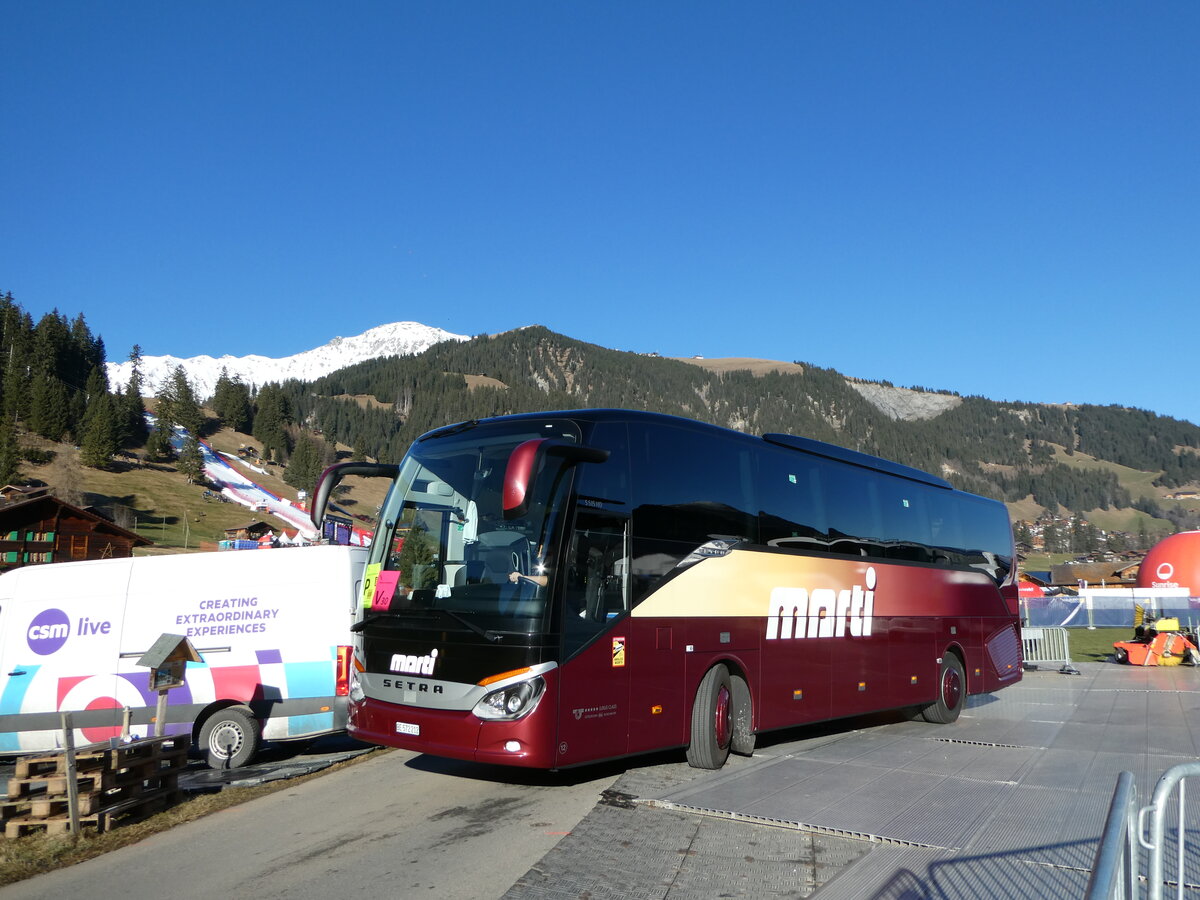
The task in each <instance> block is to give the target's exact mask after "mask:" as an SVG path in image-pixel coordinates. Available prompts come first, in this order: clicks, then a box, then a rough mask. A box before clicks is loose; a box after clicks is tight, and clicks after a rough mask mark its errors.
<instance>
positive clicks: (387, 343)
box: [106, 322, 469, 397]
mask: <svg viewBox="0 0 1200 900" xmlns="http://www.w3.org/2000/svg"><path fill="white" fill-rule="evenodd" d="M468 339H469V337H468V336H467V335H464V334H454V333H453V332H450V331H446V330H445V329H442V328H436V327H434V326H431V325H423V324H422V323H420V322H390V323H387V324H384V325H377V326H375V327H374V328H369V329H367V330H366V331H364V332H363V333H362V334H357V335H353V336H351V337H340V336H339V337H335V338H333V339H332V340H330V341H328V342H327V343H325V344H322V345H321V346H319V347H314V348H312V349H311V350H305V351H302V352H300V353H295V354H292V355H291V356H284V357H279V358H274V357H267V356H258V355H256V354H252V355H249V356H231V355H228V354H226V355H224V356H220V357H212V356H206V355H201V356H192V357H187V358H184V357H178V356H171V355H164V356H143V357H142V359H141V374H142V384H143V393H145V394H149V395H153V394H154V393H155V392H156V391H157V389H158V387H159V385H161V384H162V383H163V382H164V381H166V379H167V378H169V377H170V376H171V373H172V372H174V370H175V368H176V367H177V366H183V369H184V371H185V372H187V375H188V378H189V379H190V380H191V382H192V386H193V388H195V390H196V393H197V395H198V396H200V397H211V396H212V395H213V393H214V392H215V391H216V386H217V380H218V379H219V378H220V377H221V371H222V369H223V370H225V372H226V373H227V374H228V376H229V377H230V378H234V377H237V378H240V379H241V380H242V382H243V383H245V384H246V385H253V386H254V387H261V386H262V385H264V384H267V383H268V382H272V381H274V382H283V381H286V380H287V379H289V378H295V379H298V380H300V381H315V380H316V379H318V378H320V377H321V376H322V375H328V374H329V373H330V372H335V371H337V370H338V369H343V368H345V367H346V366H351V365H354V364H355V363H359V362H363V361H365V360H369V359H379V358H382V357H387V356H412V355H415V354H417V353H422V352H424V351H425V350H428V349H429V348H430V347H432V346H433V345H434V344H438V343H441V342H442V341H465V340H468ZM106 367H107V372H108V381H109V384H111V385H112V387H113V389H114V390H115V389H117V388H120V387H124V386H125V385H127V384H128V383H129V377H130V375H131V374H132V372H133V363H132V362H122V363H113V362H110V363H106Z"/></svg>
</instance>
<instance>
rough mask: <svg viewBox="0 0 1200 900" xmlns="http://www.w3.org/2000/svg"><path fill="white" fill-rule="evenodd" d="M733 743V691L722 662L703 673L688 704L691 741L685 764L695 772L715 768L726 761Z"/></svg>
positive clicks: (727, 671)
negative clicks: (695, 770) (690, 708)
mask: <svg viewBox="0 0 1200 900" xmlns="http://www.w3.org/2000/svg"><path fill="white" fill-rule="evenodd" d="M732 741H733V691H732V689H731V686H730V680H729V669H728V668H727V667H726V666H725V664H724V663H720V664H718V665H715V666H713V667H712V668H711V669H709V670H708V671H707V672H705V673H704V677H703V678H702V679H701V680H700V687H699V688H697V689H696V700H695V702H694V703H693V704H692V742H691V743H690V744H689V745H688V749H687V761H688V765H690V766H692V767H693V768H696V769H719V768H721V766H723V765H725V760H726V759H728V758H729V747H730V744H731V743H732Z"/></svg>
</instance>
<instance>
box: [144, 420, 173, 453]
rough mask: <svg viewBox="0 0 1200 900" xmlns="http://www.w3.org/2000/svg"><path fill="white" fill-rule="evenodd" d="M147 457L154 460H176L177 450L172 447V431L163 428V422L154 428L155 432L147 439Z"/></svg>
mask: <svg viewBox="0 0 1200 900" xmlns="http://www.w3.org/2000/svg"><path fill="white" fill-rule="evenodd" d="M146 456H147V457H148V458H149V459H153V460H170V459H174V458H175V448H174V447H173V446H172V445H171V430H170V429H168V428H165V427H163V425H162V423H161V422H160V423H158V424H157V425H155V426H154V430H153V431H151V432H150V436H149V437H148V438H147V439H146Z"/></svg>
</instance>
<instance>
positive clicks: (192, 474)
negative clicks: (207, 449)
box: [175, 433, 204, 484]
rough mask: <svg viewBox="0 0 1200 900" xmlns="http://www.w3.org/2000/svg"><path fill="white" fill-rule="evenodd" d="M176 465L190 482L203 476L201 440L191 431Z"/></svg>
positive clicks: (194, 481) (192, 482) (193, 482)
mask: <svg viewBox="0 0 1200 900" xmlns="http://www.w3.org/2000/svg"><path fill="white" fill-rule="evenodd" d="M175 467H176V468H177V469H179V471H180V473H181V474H182V475H183V476H184V477H185V478H187V480H188V484H195V483H196V482H197V481H200V480H201V479H202V478H203V476H204V454H203V452H202V451H201V450H200V441H199V439H197V437H196V436H195V435H194V434H191V433H189V434H188V436H187V438H186V439H185V440H184V442H183V449H182V450H180V451H179V460H178V461H177V462H176V463H175Z"/></svg>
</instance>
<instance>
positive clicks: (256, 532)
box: [225, 521, 274, 541]
mask: <svg viewBox="0 0 1200 900" xmlns="http://www.w3.org/2000/svg"><path fill="white" fill-rule="evenodd" d="M273 530H274V529H273V528H272V527H271V525H270V524H269V523H267V522H261V521H254V522H247V523H246V524H245V525H235V526H234V527H233V528H226V529H225V537H226V539H227V540H231V541H257V540H258V539H259V538H261V537H262V536H263V535H265V534H267V533H268V532H271V531H273Z"/></svg>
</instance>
